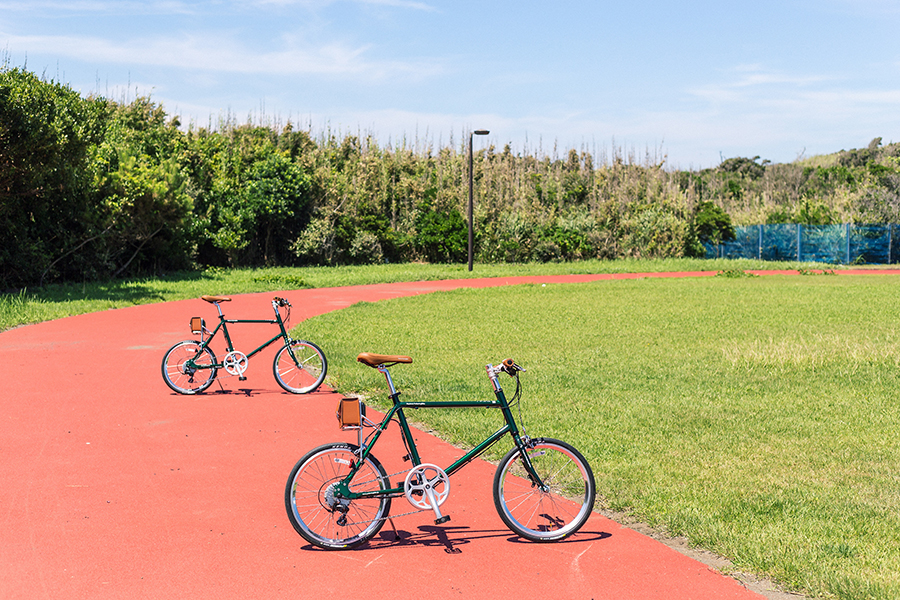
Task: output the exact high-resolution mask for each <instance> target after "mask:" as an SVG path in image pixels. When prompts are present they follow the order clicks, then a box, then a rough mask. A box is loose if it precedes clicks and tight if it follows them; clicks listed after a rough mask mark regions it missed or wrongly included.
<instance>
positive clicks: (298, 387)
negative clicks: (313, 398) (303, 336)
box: [272, 340, 328, 394]
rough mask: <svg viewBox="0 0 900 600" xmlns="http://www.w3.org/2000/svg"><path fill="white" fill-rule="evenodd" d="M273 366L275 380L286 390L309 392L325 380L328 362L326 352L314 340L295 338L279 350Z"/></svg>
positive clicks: (293, 392) (298, 392)
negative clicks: (307, 340)
mask: <svg viewBox="0 0 900 600" xmlns="http://www.w3.org/2000/svg"><path fill="white" fill-rule="evenodd" d="M272 367H273V370H274V372H275V381H277V382H278V385H280V386H281V387H282V388H284V390H285V391H288V392H291V393H292V394H307V393H309V392H312V391H315V390H316V389H317V388H318V387H319V386H320V385H321V384H322V382H323V381H324V380H325V373H326V372H327V371H328V362H327V361H326V360H325V353H324V352H322V350H321V349H320V348H319V347H318V346H316V345H315V344H313V343H312V342H306V341H304V340H294V341H292V342H291V343H290V344H285V345H284V347H283V348H282V349H281V350H279V351H278V354H277V355H276V356H275V363H274V364H273V366H272Z"/></svg>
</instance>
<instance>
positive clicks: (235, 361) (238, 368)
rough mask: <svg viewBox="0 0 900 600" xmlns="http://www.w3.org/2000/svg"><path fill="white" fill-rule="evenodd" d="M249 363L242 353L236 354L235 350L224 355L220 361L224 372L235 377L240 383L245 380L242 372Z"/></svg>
mask: <svg viewBox="0 0 900 600" xmlns="http://www.w3.org/2000/svg"><path fill="white" fill-rule="evenodd" d="M249 363H250V359H249V358H247V355H246V354H244V353H243V352H238V351H237V350H232V351H231V352H229V353H228V354H226V355H225V358H224V359H223V360H222V364H223V365H224V366H225V370H226V371H228V373H229V374H231V375H237V376H238V377H239V378H240V379H241V381H244V379H246V377H244V371H246V370H247V365H248V364H249Z"/></svg>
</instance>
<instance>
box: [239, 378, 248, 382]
mask: <svg viewBox="0 0 900 600" xmlns="http://www.w3.org/2000/svg"><path fill="white" fill-rule="evenodd" d="M238 381H247V378H246V377H238Z"/></svg>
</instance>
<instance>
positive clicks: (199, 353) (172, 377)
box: [162, 340, 216, 394]
mask: <svg viewBox="0 0 900 600" xmlns="http://www.w3.org/2000/svg"><path fill="white" fill-rule="evenodd" d="M215 364H216V355H215V354H213V351H212V350H210V349H209V348H208V347H207V348H203V347H202V346H201V345H200V343H199V342H196V341H194V340H185V341H183V342H178V343H177V344H175V345H174V346H172V347H171V348H170V349H169V351H168V352H166V355H165V356H164V357H163V361H162V376H163V381H165V382H166V385H167V386H169V387H170V388H172V389H173V390H175V391H176V392H178V393H179V394H197V393H199V392H202V391H203V390H205V389H206V388H208V387H209V386H211V385H212V382H213V380H214V379H215V378H216V367H215Z"/></svg>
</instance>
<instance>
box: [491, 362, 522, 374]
mask: <svg viewBox="0 0 900 600" xmlns="http://www.w3.org/2000/svg"><path fill="white" fill-rule="evenodd" d="M491 371H493V374H494V375H496V374H498V373H500V372H501V371H503V372H504V373H506V374H507V375H509V376H510V377H515V376H516V373H517V372H518V371H525V369H523V368H522V367H520V366H519V365H517V364H516V362H515V361H514V360H513V359H511V358H507V359H506V360H504V361H503V362H502V363H500V364H499V365H497V366H496V367H491Z"/></svg>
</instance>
